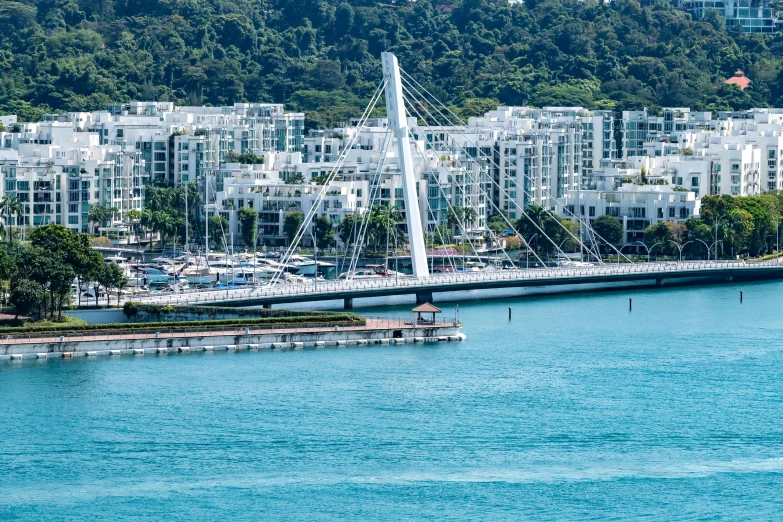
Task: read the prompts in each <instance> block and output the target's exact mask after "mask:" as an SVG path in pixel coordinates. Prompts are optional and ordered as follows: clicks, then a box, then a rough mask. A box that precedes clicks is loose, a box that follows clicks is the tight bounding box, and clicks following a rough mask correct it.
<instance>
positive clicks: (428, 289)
mask: <svg viewBox="0 0 783 522" xmlns="http://www.w3.org/2000/svg"><path fill="white" fill-rule="evenodd" d="M779 277H783V265H782V264H780V263H779V262H778V260H770V261H764V262H756V263H745V262H743V261H718V262H715V261H702V262H680V263H677V262H671V263H633V264H617V265H609V264H605V265H598V266H589V267H574V268H570V267H558V268H545V269H513V270H495V271H483V272H467V273H449V274H432V275H431V276H429V277H427V278H422V279H417V278H414V277H387V278H377V279H361V280H352V281H338V280H332V281H318V282H315V281H309V282H307V283H301V284H286V285H275V286H264V287H260V288H259V287H252V288H237V289H228V290H214V289H212V290H196V291H189V292H183V293H179V294H167V295H149V296H133V297H130V298H127V299H125V300H127V301H131V300H132V301H135V302H140V303H149V304H177V305H191V304H216V305H217V304H220V305H234V306H258V305H264V306H271V305H273V304H289V303H303V302H312V301H333V300H343V301H344V307H345V308H346V309H350V308H352V307H353V299H357V298H368V297H369V298H372V297H385V296H394V295H415V296H416V301H417V302H418V303H423V302H425V301H426V302H432V301H433V300H434V299H433V294H437V293H442V292H460V291H470V290H490V291H491V290H497V289H503V288H522V287H547V286H564V285H585V284H587V285H600V284H611V283H627V282H644V281H650V282H651V284H656V285H658V286H660V285H663V284H664V283H665V282H666V281H667V280H676V281H678V282H689V283H694V284H695V283H714V282H727V281H734V280H763V279H775V278H779ZM121 302H123V300H121Z"/></svg>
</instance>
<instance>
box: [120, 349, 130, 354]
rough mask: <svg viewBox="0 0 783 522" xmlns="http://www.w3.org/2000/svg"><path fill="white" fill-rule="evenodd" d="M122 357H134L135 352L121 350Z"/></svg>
mask: <svg viewBox="0 0 783 522" xmlns="http://www.w3.org/2000/svg"><path fill="white" fill-rule="evenodd" d="M120 355H133V350H132V349H130V350H120Z"/></svg>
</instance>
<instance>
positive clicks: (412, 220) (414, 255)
mask: <svg viewBox="0 0 783 522" xmlns="http://www.w3.org/2000/svg"><path fill="white" fill-rule="evenodd" d="M381 62H382V63H383V78H384V80H385V82H386V88H385V90H384V93H385V95H386V117H387V118H388V120H389V129H390V130H391V131H392V132H393V133H394V137H395V138H397V152H398V155H399V162H400V173H401V175H402V196H403V201H405V220H406V224H407V225H408V241H409V243H410V250H411V265H412V267H413V275H414V276H415V277H417V278H425V277H429V275H430V272H429V268H428V266H427V246H426V244H425V242H424V230H423V228H422V224H421V215H420V214H419V197H418V194H417V193H416V173H415V172H414V170H413V158H412V156H411V144H410V136H409V133H408V120H407V119H406V118H405V102H404V101H403V95H402V82H401V80H400V68H399V66H398V65H397V57H396V56H394V55H393V54H392V53H388V52H384V53H381Z"/></svg>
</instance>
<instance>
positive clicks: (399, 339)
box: [392, 337, 405, 344]
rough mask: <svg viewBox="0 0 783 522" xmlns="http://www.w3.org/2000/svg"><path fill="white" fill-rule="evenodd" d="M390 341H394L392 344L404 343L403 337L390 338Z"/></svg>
mask: <svg viewBox="0 0 783 522" xmlns="http://www.w3.org/2000/svg"><path fill="white" fill-rule="evenodd" d="M392 341H394V344H405V339H403V338H402V337H398V338H396V339H392Z"/></svg>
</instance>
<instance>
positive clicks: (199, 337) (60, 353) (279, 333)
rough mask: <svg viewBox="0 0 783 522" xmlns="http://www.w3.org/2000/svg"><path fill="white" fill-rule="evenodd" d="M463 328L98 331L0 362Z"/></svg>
mask: <svg viewBox="0 0 783 522" xmlns="http://www.w3.org/2000/svg"><path fill="white" fill-rule="evenodd" d="M461 327H462V324H461V323H459V322H458V321H456V320H448V319H447V320H443V319H442V320H441V321H436V322H428V321H414V320H412V319H410V320H403V319H397V318H383V319H381V318H378V319H367V320H366V321H365V324H357V325H355V326H349V325H339V326H338V325H332V326H324V325H321V326H312V327H308V326H301V327H296V326H288V327H282V328H253V327H249V326H248V327H232V328H215V329H208V330H207V329H203V328H201V329H197V328H194V329H192V330H181V329H172V330H170V331H166V330H154V331H145V332H132V331H130V332H129V331H121V330H116V331H113V332H112V331H103V332H101V331H96V332H94V333H89V332H87V333H79V334H73V335H62V336H58V335H38V336H36V335H30V336H23V337H20V336H14V337H13V338H11V337H10V336H9V337H8V338H6V339H2V340H0V360H21V359H51V358H63V357H65V358H70V357H90V356H108V355H147V354H172V353H191V352H213V351H214V352H220V351H256V350H301V349H305V348H325V347H327V346H337V347H340V346H368V345H383V344H386V345H391V344H406V343H424V342H447V341H460V340H462V339H464V335H462V334H461V333H460V328H461Z"/></svg>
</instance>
